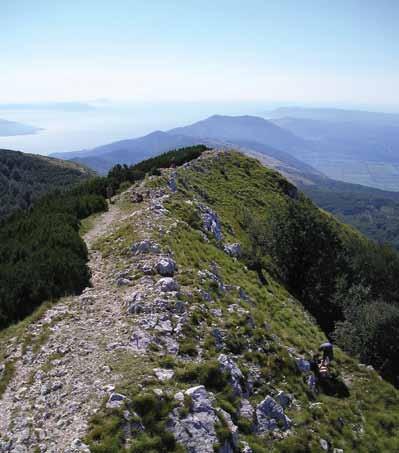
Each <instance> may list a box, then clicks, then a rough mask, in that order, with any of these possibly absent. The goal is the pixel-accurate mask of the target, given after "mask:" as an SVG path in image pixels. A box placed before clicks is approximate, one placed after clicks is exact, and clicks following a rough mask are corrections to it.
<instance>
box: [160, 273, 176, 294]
mask: <svg viewBox="0 0 399 453" xmlns="http://www.w3.org/2000/svg"><path fill="white" fill-rule="evenodd" d="M157 286H158V288H159V289H160V290H161V291H162V292H165V293H167V292H171V291H179V288H180V286H179V284H178V283H177V282H176V280H174V279H173V278H172V277H164V278H161V279H159V280H158V282H157Z"/></svg>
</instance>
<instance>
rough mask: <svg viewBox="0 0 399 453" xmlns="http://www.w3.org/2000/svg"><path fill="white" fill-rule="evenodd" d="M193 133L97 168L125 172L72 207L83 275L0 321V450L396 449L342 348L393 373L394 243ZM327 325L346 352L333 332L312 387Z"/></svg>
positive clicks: (373, 375)
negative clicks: (330, 355)
mask: <svg viewBox="0 0 399 453" xmlns="http://www.w3.org/2000/svg"><path fill="white" fill-rule="evenodd" d="M204 151H205V149H198V148H197V149H196V150H192V151H190V150H185V153H186V154H185V158H184V159H181V160H179V159H178V160H176V156H178V155H179V153H178V152H177V153H175V154H172V155H170V156H169V157H170V159H168V158H166V157H165V156H164V157H162V158H161V159H160V160H158V161H157V162H152V163H148V164H145V163H144V164H142V168H127V167H126V168H124V167H119V168H117V169H114V172H113V174H112V175H110V177H111V176H112V178H111V179H108V180H107V181H106V182H104V184H101V187H103V189H104V187H105V186H107V187H110V186H112V188H113V189H114V190H115V189H116V188H117V186H119V185H121V184H123V185H124V187H125V186H128V184H126V183H127V182H129V184H130V185H131V184H132V185H131V187H129V188H128V189H127V190H125V192H122V193H121V194H119V195H116V196H115V197H114V198H113V201H114V203H113V204H111V205H110V206H109V211H108V212H106V213H104V214H101V215H99V214H96V215H95V217H89V218H88V219H87V220H84V222H83V227H84V228H83V229H82V230H81V231H87V232H86V235H85V239H86V243H87V244H88V247H89V257H90V261H89V266H90V269H91V271H92V287H91V288H87V289H85V290H84V291H83V294H82V295H81V296H74V297H66V298H63V299H61V300H60V301H59V302H56V303H55V304H54V305H52V306H51V307H50V308H49V309H48V308H47V307H44V308H42V309H40V311H39V312H36V313H34V314H33V315H32V317H31V319H26V320H25V321H22V323H20V324H17V325H15V326H11V327H9V328H8V329H6V330H4V331H3V333H2V349H3V350H2V355H3V358H2V363H3V364H4V365H3V368H2V371H1V382H2V386H0V389H1V391H2V392H4V393H3V399H2V401H1V405H0V420H1V422H0V439H1V440H0V450H1V448H3V449H4V451H7V452H8V451H13V449H14V448H19V450H17V451H35V449H36V451H68V452H78V451H86V452H88V451H91V452H93V453H96V452H97V453H99V452H103V453H105V452H107V453H108V452H144V451H146V452H173V451H181V452H184V451H190V452H198V453H200V452H203V453H205V452H213V451H220V452H226V453H227V452H234V451H242V452H246V453H250V452H251V451H253V452H260V453H261V452H266V451H276V452H278V451H286V452H295V451H296V452H317V451H320V452H323V451H331V452H333V451H335V453H339V452H340V451H344V452H345V453H346V452H352V451H353V452H375V451H396V450H398V449H399V443H398V439H399V433H398V428H397V427H398V423H399V415H398V410H397V408H398V404H399V394H398V392H397V390H395V388H394V387H393V386H392V385H391V384H390V383H388V382H386V381H384V380H382V379H381V377H380V376H379V375H378V374H377V372H376V371H374V370H373V369H372V367H366V366H365V365H361V364H360V363H359V362H358V360H357V359H356V357H360V358H361V360H363V361H367V362H368V363H372V364H374V366H375V367H376V368H377V367H378V368H379V369H380V372H381V373H383V375H384V376H385V377H386V378H388V379H391V380H394V376H395V375H396V374H397V372H396V369H395V364H396V362H395V357H396V355H395V354H397V349H395V348H392V347H389V344H390V343H389V341H388V343H384V342H385V341H387V340H386V339H388V340H389V339H391V340H393V339H394V338H395V337H389V335H387V336H384V335H381V332H385V333H389V332H390V331H389V329H392V330H391V334H392V335H395V326H396V325H397V322H396V324H395V319H397V318H395V317H397V314H396V313H397V311H396V310H397V308H396V305H395V304H396V300H395V294H396V286H395V285H396V284H397V278H396V275H397V269H398V267H397V266H398V258H397V257H396V254H395V252H393V251H391V250H390V249H386V248H381V247H379V246H376V245H374V244H372V243H370V242H369V241H367V240H366V239H365V238H364V237H362V236H361V235H360V234H359V233H357V232H356V231H355V230H352V229H350V228H348V227H345V226H343V225H342V224H340V223H338V222H337V221H336V220H335V219H334V218H332V217H331V216H329V215H328V214H326V213H324V212H321V211H319V210H318V209H317V208H315V207H314V205H312V204H311V203H310V202H309V201H308V200H307V199H306V198H304V197H303V196H302V195H301V194H300V193H298V191H297V190H296V189H295V187H293V186H292V185H291V184H290V183H289V182H287V181H286V180H285V179H284V178H282V177H281V175H279V174H278V173H276V172H274V171H271V170H268V169H266V168H265V167H263V166H262V165H261V164H259V162H257V161H256V160H254V159H249V158H247V157H244V156H243V155H241V154H239V153H235V152H226V151H221V152H208V151H207V152H204ZM198 156H200V157H198ZM195 157H196V159H195V160H191V159H192V158H195ZM161 163H162V164H161ZM175 163H178V164H182V165H181V166H180V167H178V168H167V167H171V166H172V167H175ZM158 164H159V165H158ZM172 164H173V165H172ZM158 167H163V168H165V169H163V170H156V168H158ZM155 170H156V171H155ZM139 171H144V172H149V171H150V172H151V173H152V174H153V175H152V176H147V177H146V178H144V179H143V174H142V173H140V174H139V173H137V172H139ZM111 181H112V183H111ZM99 186H100V185H99ZM125 188H126V187H125ZM103 189H102V190H103ZM387 269H388V271H387ZM348 295H351V298H349V297H348ZM358 313H362V314H363V315H364V318H362V319H363V320H364V319H366V320H367V324H366V325H363V324H364V322H363V324H362V323H361V322H358V323H355V322H353V320H354V319H355V318H357V316H358V315H357V314H358ZM351 316H352V318H351ZM320 326H321V327H322V329H323V330H324V333H323V330H321V328H320ZM356 329H357V330H356ZM325 333H328V334H331V335H332V334H333V335H335V337H336V338H337V341H339V344H341V345H342V346H344V347H346V348H347V349H348V350H350V351H349V352H351V354H352V355H353V356H354V357H355V358H351V357H349V356H348V355H347V354H346V353H344V352H342V351H341V350H340V349H339V348H336V349H337V350H336V354H335V359H336V360H335V362H334V363H333V366H332V368H331V378H330V379H328V380H327V381H324V382H320V383H319V385H318V386H317V387H316V388H315V387H314V386H313V384H312V382H313V381H312V379H311V377H312V372H311V371H310V369H309V359H310V357H311V355H312V353H314V352H315V351H317V349H318V346H319V345H320V343H321V342H323V341H324V340H325V338H326V337H325ZM351 347H352V350H351ZM362 354H363V356H362ZM24 448H25V450H24Z"/></svg>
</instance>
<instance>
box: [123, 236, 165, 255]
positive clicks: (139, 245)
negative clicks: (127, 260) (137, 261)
mask: <svg viewBox="0 0 399 453" xmlns="http://www.w3.org/2000/svg"><path fill="white" fill-rule="evenodd" d="M130 250H131V251H132V252H133V254H134V255H142V254H146V253H160V251H161V248H160V246H159V244H157V243H156V242H154V241H151V240H149V239H144V240H143V241H139V242H135V243H134V244H132V246H131V247H130Z"/></svg>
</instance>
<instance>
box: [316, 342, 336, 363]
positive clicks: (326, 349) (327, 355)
mask: <svg viewBox="0 0 399 453" xmlns="http://www.w3.org/2000/svg"><path fill="white" fill-rule="evenodd" d="M319 351H320V352H322V353H323V363H324V364H325V365H327V366H328V364H329V363H330V362H331V361H332V360H334V352H333V344H332V343H331V342H329V341H327V342H326V343H323V344H321V345H320V348H319Z"/></svg>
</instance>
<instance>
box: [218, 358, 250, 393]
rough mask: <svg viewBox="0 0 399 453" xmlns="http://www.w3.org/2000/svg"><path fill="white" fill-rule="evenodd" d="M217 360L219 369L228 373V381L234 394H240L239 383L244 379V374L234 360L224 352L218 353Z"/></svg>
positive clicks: (240, 387) (241, 390) (241, 391)
mask: <svg viewBox="0 0 399 453" xmlns="http://www.w3.org/2000/svg"><path fill="white" fill-rule="evenodd" d="M218 362H219V366H220V370H221V371H222V372H223V373H226V374H227V375H228V377H229V383H230V385H231V387H232V388H233V391H234V394H235V395H236V396H242V394H243V389H242V386H241V384H242V382H243V380H244V376H243V374H242V372H241V370H240V369H239V368H238V366H237V365H236V363H235V362H234V360H233V359H231V358H230V357H228V356H227V355H225V354H220V356H219V357H218Z"/></svg>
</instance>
